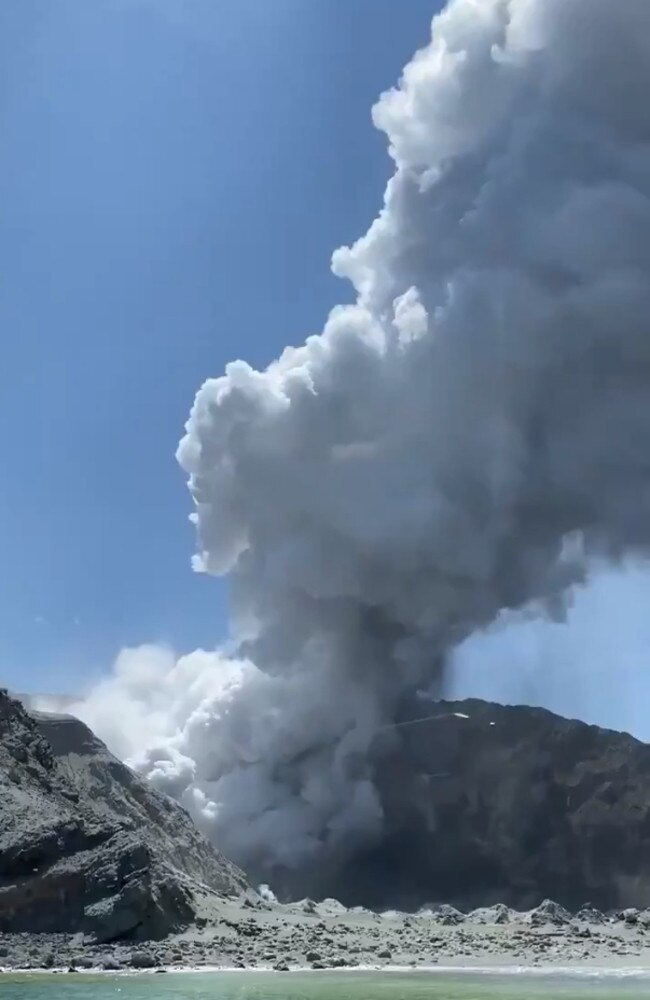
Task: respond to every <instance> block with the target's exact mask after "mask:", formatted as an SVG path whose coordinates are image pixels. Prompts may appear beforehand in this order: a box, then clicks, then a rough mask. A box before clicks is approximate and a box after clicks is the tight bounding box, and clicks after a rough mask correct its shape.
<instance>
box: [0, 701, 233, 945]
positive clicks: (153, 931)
mask: <svg viewBox="0 0 650 1000" xmlns="http://www.w3.org/2000/svg"><path fill="white" fill-rule="evenodd" d="M245 887H246V880H245V878H244V876H243V875H242V873H241V872H240V871H239V870H238V869H237V868H236V867H235V866H234V865H232V864H230V863H229V862H228V861H226V860H225V858H223V857H222V856H220V855H219V854H218V853H217V852H216V851H215V850H214V849H213V848H212V847H211V846H210V845H209V843H208V842H207V840H205V838H204V837H202V836H201V834H199V833H198V831H197V830H196V829H195V827H194V826H193V824H192V821H191V820H190V818H189V816H188V815H187V813H186V812H185V811H184V810H183V809H182V808H181V807H180V806H179V805H177V804H176V803H175V802H173V801H172V800H171V799H170V798H168V797H167V796H166V795H162V794H160V793H158V792H156V791H155V790H154V789H152V788H151V787H150V786H149V785H148V784H147V783H146V782H144V781H143V780H142V779H140V778H139V777H138V776H137V775H135V774H134V773H133V772H132V771H130V770H129V768H127V767H125V766H124V765H123V764H121V763H120V762H119V761H118V760H117V759H116V758H115V757H113V756H112V755H111V754H110V753H109V752H108V750H107V749H106V747H105V746H104V744H103V743H101V742H100V741H99V740H98V739H97V738H96V737H95V736H94V735H93V734H92V733H91V731H90V730H89V729H88V728H87V726H85V725H84V724H83V723H82V722H79V721H78V720H77V719H73V718H72V717H68V716H50V715H44V714H40V713H36V712H31V713H28V712H27V711H26V710H25V709H24V707H23V706H22V704H21V703H20V702H19V701H16V700H14V699H13V698H11V697H9V696H8V695H7V694H6V693H5V692H2V691H0V932H1V931H6V932H12V933H15V932H20V931H29V932H32V933H34V932H36V933H49V932H72V933H74V932H78V931H81V932H84V933H86V934H89V935H92V936H93V937H94V938H96V939H97V940H100V941H113V940H116V939H119V938H125V939H129V938H130V939H146V938H158V937H163V936H165V935H166V934H168V933H170V932H171V931H173V930H176V929H179V928H180V927H182V926H184V925H186V924H188V923H189V922H190V921H191V920H192V919H193V917H194V913H195V906H194V904H195V899H196V897H197V894H198V895H207V894H212V893H216V894H223V895H226V894H233V893H238V892H241V891H242V889H244V888H245Z"/></svg>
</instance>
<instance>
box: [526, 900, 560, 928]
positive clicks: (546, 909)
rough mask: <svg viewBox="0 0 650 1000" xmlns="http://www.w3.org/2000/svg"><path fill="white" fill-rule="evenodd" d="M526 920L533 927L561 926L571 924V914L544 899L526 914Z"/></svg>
mask: <svg viewBox="0 0 650 1000" xmlns="http://www.w3.org/2000/svg"><path fill="white" fill-rule="evenodd" d="M527 920H528V922H529V923H531V924H532V925H533V927H541V926H543V925H544V924H554V925H555V926H561V925H562V924H569V923H571V914H570V913H569V912H568V910H565V909H564V907H563V906H560V904H559V903H556V902H555V901H554V900H552V899H545V900H544V902H543V903H540V904H539V906H536V907H535V909H534V910H531V911H530V912H529V913H528V914H527Z"/></svg>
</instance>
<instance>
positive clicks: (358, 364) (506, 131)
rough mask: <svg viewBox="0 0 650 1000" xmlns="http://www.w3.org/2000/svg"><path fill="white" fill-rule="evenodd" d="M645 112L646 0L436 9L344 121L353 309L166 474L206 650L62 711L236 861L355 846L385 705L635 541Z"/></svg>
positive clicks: (276, 861) (119, 671)
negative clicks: (379, 141)
mask: <svg viewBox="0 0 650 1000" xmlns="http://www.w3.org/2000/svg"><path fill="white" fill-rule="evenodd" d="M649 94H650V3H648V0H452V2H450V3H449V5H448V6H447V8H446V9H445V10H444V12H443V13H442V14H440V16H438V17H436V18H435V19H434V21H433V32H432V41H431V44H430V45H429V46H428V47H427V48H426V49H424V50H422V51H421V52H419V53H417V54H416V56H415V57H414V59H413V61H412V62H411V63H409V65H408V66H407V67H406V69H405V70H404V74H403V77H402V80H401V82H400V85H399V87H398V88H397V89H395V90H392V91H389V92H388V93H386V94H384V95H383V96H382V97H381V99H380V100H379V103H378V104H377V105H376V107H375V108H374V111H373V117H374V121H375V124H376V125H377V127H378V128H379V129H381V130H383V131H384V132H385V133H386V134H387V136H388V140H389V143H390V153H391V156H392V157H393V159H394V161H395V173H394V176H393V177H392V179H391V180H390V182H389V184H388V188H387V191H386V196H385V204H384V207H383V209H382V210H381V212H380V214H379V217H378V218H377V219H376V220H375V222H374V223H373V224H372V226H371V227H370V229H369V231H368V232H367V234H366V235H365V236H363V237H362V238H361V239H360V240H359V241H358V242H357V243H356V244H355V245H354V246H353V247H351V248H343V249H340V250H338V251H336V253H335V254H334V257H333V268H334V271H335V272H336V274H338V275H340V276H341V277H344V278H348V279H349V280H350V281H351V282H352V283H353V285H354V287H355V289H356V291H357V294H358V298H357V302H356V304H354V305H352V306H344V307H340V308H337V309H335V310H334V311H333V312H332V314H331V315H330V317H329V319H328V321H327V323H326V325H325V329H324V331H323V333H322V334H321V335H320V336H315V337H310V338H309V339H308V340H307V342H306V343H305V344H304V345H303V346H302V347H299V348H296V349H293V348H288V349H287V350H286V351H285V352H284V353H283V355H282V357H281V358H280V359H279V360H278V361H276V362H274V363H273V364H272V365H271V366H270V367H269V368H268V369H267V370H266V371H264V372H261V373H260V372H256V371H254V370H253V369H251V368H250V367H249V366H248V365H247V364H246V363H244V362H243V361H237V362H234V363H233V364H231V365H229V366H228V368H227V371H226V374H225V375H224V376H223V377H221V378H217V379H211V380H209V381H208V382H206V383H205V385H204V386H203V387H202V388H201V389H200V391H199V393H198V395H197V397H196V401H195V404H194V407H193V410H192V414H191V417H190V420H189V422H188V424H187V434H186V436H185V438H184V439H183V441H182V442H181V445H180V448H179V452H178V457H179V461H180V463H181V465H182V467H183V469H185V471H186V472H187V473H188V475H189V478H190V490H191V493H192V497H193V499H194V503H195V508H196V513H195V515H194V517H195V520H196V526H197V532H198V539H199V544H198V549H199V554H198V555H197V557H196V568H197V569H199V570H204V571H206V572H208V573H216V574H224V573H228V574H230V578H231V580H232V586H233V606H234V624H233V636H234V640H233V641H234V648H236V653H235V654H234V655H231V656H226V655H225V654H223V655H222V654H218V653H204V652H195V653H192V654H190V655H189V656H186V657H182V658H181V659H179V660H176V659H175V658H174V657H173V656H172V655H171V654H168V653H166V652H165V651H161V650H158V649H151V650H139V651H135V652H126V653H124V654H123V655H122V656H121V657H120V659H119V661H118V663H117V666H116V669H115V673H114V675H113V676H112V677H111V678H109V679H108V680H106V681H105V682H104V683H103V685H101V686H100V688H99V689H98V690H96V691H95V692H94V693H93V695H92V696H91V697H90V698H89V700H88V702H87V703H86V704H85V706H82V707H80V708H79V712H80V714H82V715H84V717H85V718H87V719H88V720H89V721H90V722H91V723H92V724H93V725H94V726H95V727H96V728H97V729H98V731H99V732H100V733H101V734H103V735H104V736H107V737H108V739H109V742H111V743H112V745H113V746H114V747H115V748H116V749H117V750H118V751H119V752H121V753H122V754H123V755H124V756H126V757H130V758H131V759H132V760H134V761H135V762H136V764H137V765H138V766H139V767H141V768H142V769H143V770H144V771H145V772H146V773H147V774H148V775H149V776H150V778H151V780H152V781H153V782H155V783H156V784H157V785H158V786H160V787H162V788H165V789H167V790H168V791H170V792H171V793H172V794H174V795H175V796H177V797H178V798H179V799H181V801H182V802H183V803H184V804H185V805H186V806H187V807H188V808H189V809H190V810H191V811H192V813H193V815H194V816H195V817H196V818H197V820H198V822H199V823H200V824H201V825H202V826H203V828H204V829H206V830H207V831H208V832H209V833H210V834H211V835H212V836H213V838H214V839H215V841H217V842H218V844H219V846H220V847H221V848H222V849H223V850H224V851H225V852H227V853H229V854H230V855H231V856H232V857H233V858H235V859H236V860H238V861H240V862H242V863H244V864H245V865H249V866H252V867H253V868H254V869H255V870H257V871H264V870H269V871H272V870H273V868H274V867H277V866H279V867H282V866H289V867H291V866H295V865H302V864H306V863H307V862H309V861H310V860H311V859H312V858H314V857H315V856H316V855H321V856H324V857H327V855H328V853H329V852H337V851H339V850H342V849H345V850H347V849H350V845H353V844H354V843H356V842H357V841H358V840H366V839H367V838H371V837H373V836H375V835H377V833H378V832H379V831H380V830H381V823H382V813H381V805H380V802H379V800H378V796H377V793H376V791H375V787H374V784H373V780H372V775H373V746H374V743H375V738H376V734H377V731H378V729H380V728H381V727H384V726H386V725H387V724H389V723H390V721H391V719H392V718H393V715H394V712H395V706H396V705H397V702H398V700H399V699H400V697H401V696H402V694H403V692H404V691H405V690H407V689H413V688H414V687H420V688H423V687H426V688H427V689H430V688H431V687H432V685H433V687H434V690H436V691H439V690H441V687H440V685H441V684H442V683H443V680H444V674H445V667H446V664H448V662H449V653H450V651H451V650H452V649H453V648H454V647H456V646H457V645H458V644H460V643H463V642H464V640H467V639H468V637H469V636H471V635H472V633H475V632H477V630H481V629H484V628H485V627H487V626H488V625H489V624H490V623H491V622H492V621H494V620H495V619H496V618H497V616H498V615H499V614H500V613H501V614H502V615H503V613H504V609H517V608H521V607H522V606H524V605H528V604H530V602H536V603H537V606H539V605H544V606H545V607H546V608H548V609H550V610H551V611H553V612H554V613H555V612H561V611H562V607H563V595H564V593H565V591H566V589H567V587H569V586H570V585H572V584H575V583H576V581H579V580H580V579H581V577H582V575H583V573H584V571H585V567H586V566H587V565H588V563H589V560H591V559H592V558H597V559H600V560H617V559H619V558H620V557H621V556H623V555H625V554H626V553H629V552H631V551H642V550H644V549H645V548H646V546H647V545H648V543H649V542H650V197H649V195H650V115H649V113H648V95H649ZM463 648H464V647H463V646H461V650H462V649H463ZM570 669H571V664H567V670H570ZM116 703H117V704H119V708H118V709H117V710H116Z"/></svg>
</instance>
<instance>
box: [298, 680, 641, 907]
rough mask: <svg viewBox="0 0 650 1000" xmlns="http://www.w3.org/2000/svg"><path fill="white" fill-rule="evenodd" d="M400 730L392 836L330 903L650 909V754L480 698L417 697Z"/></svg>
mask: <svg viewBox="0 0 650 1000" xmlns="http://www.w3.org/2000/svg"><path fill="white" fill-rule="evenodd" d="M398 722H399V725H397V726H396V727H394V728H393V729H392V730H388V731H387V732H386V733H385V734H384V736H383V737H382V741H381V742H382V745H379V746H378V747H377V749H376V760H377V765H376V774H375V781H376V783H377V785H378V788H379V791H380V795H381V799H382V805H383V809H384V817H385V822H384V832H383V836H382V839H381V841H380V842H379V843H377V844H376V845H374V846H373V847H372V848H371V849H366V850H363V851H358V852H357V853H355V855H354V856H353V858H352V859H351V860H350V861H349V862H348V863H346V864H345V865H344V866H342V868H340V869H339V870H338V871H337V872H336V874H333V873H329V875H328V884H327V885H326V886H324V889H325V890H326V894H327V895H333V896H336V897H337V898H340V899H342V900H343V901H344V902H347V903H352V902H354V903H364V904H365V905H367V906H375V907H376V906H395V907H400V908H405V909H407V908H416V907H418V906H420V905H423V904H426V903H429V902H432V901H443V900H444V901H447V902H451V903H454V904H455V905H456V906H459V907H461V908H462V909H472V908H473V907H475V906H489V905H492V904H494V903H497V902H504V903H507V904H509V905H510V906H513V907H516V908H518V909H524V910H525V909H528V908H529V907H532V906H535V905H537V904H538V903H540V901H541V900H543V899H544V898H546V897H551V898H553V899H557V900H559V901H560V902H562V903H563V904H564V905H565V906H567V907H569V908H570V909H577V908H578V907H580V906H581V905H582V904H584V903H585V902H586V901H587V900H589V901H591V902H592V903H594V904H595V905H596V906H598V907H600V908H601V909H610V908H612V909H614V908H617V907H626V906H637V907H640V908H643V907H648V906H650V746H648V745H646V744H643V743H640V742H639V741H637V740H635V739H633V738H632V737H631V736H629V735H626V734H624V733H616V732H611V731H608V730H604V729H599V728H598V727H596V726H588V725H585V724H584V723H582V722H575V721H571V720H568V719H564V718H560V717H558V716H556V715H554V714H552V713H551V712H547V711H544V710H542V709H534V708H526V707H503V706H500V705H492V704H488V703H486V702H482V701H477V700H471V701H463V702H431V701H426V700H420V699H418V698H413V699H412V700H410V701H409V702H408V703H407V704H405V705H404V706H403V711H402V714H401V717H400V719H399V720H398ZM301 888H303V887H301ZM318 892H319V887H318V886H313V887H312V893H318Z"/></svg>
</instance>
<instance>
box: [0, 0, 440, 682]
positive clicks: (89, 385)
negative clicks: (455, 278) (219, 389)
mask: <svg viewBox="0 0 650 1000" xmlns="http://www.w3.org/2000/svg"><path fill="white" fill-rule="evenodd" d="M435 6H436V4H435V0H407V2H405V3H400V2H398V0H3V2H2V3H1V4H0V95H1V96H0V148H1V149H2V155H1V157H0V330H1V331H2V364H1V365H0V385H1V389H0V420H1V424H2V428H3V432H4V433H3V451H4V455H3V473H2V476H1V477H0V682H2V683H5V684H8V685H9V686H10V687H13V688H17V689H22V690H51V691H55V690H73V689H74V688H76V687H77V686H78V685H79V684H81V683H82V679H83V678H84V677H88V676H89V675H94V674H96V673H97V672H99V671H100V670H102V669H105V668H106V667H107V666H108V665H109V663H110V661H111V660H112V658H113V657H114V655H115V654H116V653H117V651H118V650H119V648H120V647H121V646H123V645H133V644H138V643H141V642H149V641H159V642H167V643H170V644H172V645H173V646H174V647H176V648H177V649H179V650H186V649H193V648H195V647H196V646H199V645H203V646H206V647H212V646H214V645H215V644H217V643H218V642H219V641H220V639H222V638H223V637H224V635H225V633H226V596H225V593H226V591H225V586H224V584H223V583H222V582H221V581H217V580H212V579H209V578H206V577H204V576H195V575H194V574H193V573H192V572H191V569H190V556H191V553H192V551H193V534H192V529H191V526H190V525H189V523H188V522H187V515H188V514H189V512H190V503H189V495H188V494H187V491H186V487H185V483H184V479H183V475H182V473H181V471H180V469H179V468H178V467H177V465H176V463H175V461H174V451H175V448H176V444H177V441H178V439H179V437H180V435H181V433H182V428H183V423H184V421H185V419H186V416H187V414H188V412H189V407H190V405H191V402H192V399H193V396H194V393H195V391H196V389H197V388H198V386H199V385H200V383H201V382H202V381H203V380H204V379H205V378H206V377H208V376H211V375H218V374H220V373H221V372H222V370H223V367H224V365H225V363H226V362H227V361H229V360H231V359H232V358H234V357H244V358H246V359H247V360H249V361H250V362H252V363H253V364H255V365H256V366H260V365H262V366H263V365H265V364H266V363H267V362H268V361H269V360H271V358H273V357H274V356H275V355H276V354H277V352H278V351H279V350H280V349H281V347H282V346H284V345H285V344H287V343H298V342H300V341H302V340H303V339H304V336H305V335H306V334H309V333H312V332H316V331H318V330H319V329H320V328H321V327H322V323H323V320H324V318H325V316H326V314H327V312H328V310H329V308H330V307H331V306H332V305H333V304H335V303H336V302H339V301H345V300H347V299H349V297H350V290H349V288H348V287H346V285H345V284H344V283H342V282H341V281H339V280H338V279H336V278H334V277H333V276H332V275H331V274H330V271H329V259H330V255H331V252H332V250H333V249H334V248H335V247H337V246H339V245H340V244H343V243H348V242H350V241H351V240H353V239H354V238H355V237H357V236H359V235H360V234H361V233H362V232H363V231H365V229H366V228H367V226H368V224H369V222H370V221H371V219H372V218H373V217H374V216H375V214H376V212H377V209H378V207H379V205H380V201H381V196H382V192H383V188H384V185H385V182H386V179H387V177H388V175H389V172H390V163H389V160H388V156H387V153H386V148H385V141H384V138H383V137H382V136H380V135H379V134H378V133H376V132H375V131H374V129H373V127H372V124H371V120H370V107H371V105H372V103H373V102H374V101H375V99H376V98H377V96H378V95H379V93H380V91H381V90H384V89H386V88H387V87H388V86H390V85H392V84H393V83H394V82H396V79H397V77H398V74H399V71H400V69H401V67H402V66H403V65H404V63H405V62H406V61H407V59H408V58H409V56H410V55H411V54H412V52H413V51H414V50H415V49H416V48H417V47H418V46H420V45H422V44H424V43H425V42H426V40H427V38H428V34H429V23H430V20H431V16H432V14H433V12H434V8H435Z"/></svg>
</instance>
